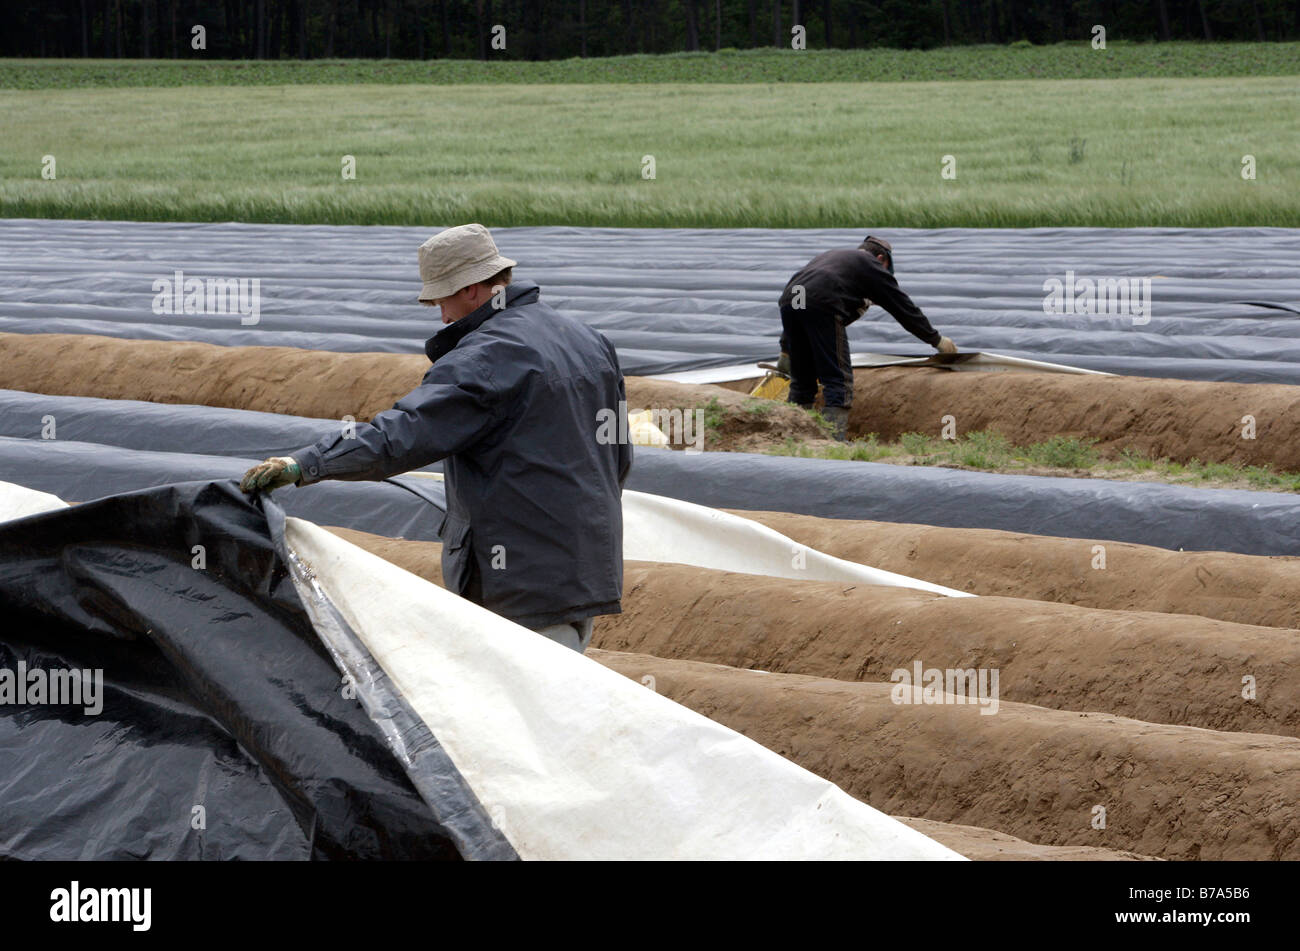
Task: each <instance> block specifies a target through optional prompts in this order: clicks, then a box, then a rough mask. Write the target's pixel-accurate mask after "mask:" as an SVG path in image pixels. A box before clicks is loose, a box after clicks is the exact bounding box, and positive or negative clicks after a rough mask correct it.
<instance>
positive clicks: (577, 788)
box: [285, 518, 962, 860]
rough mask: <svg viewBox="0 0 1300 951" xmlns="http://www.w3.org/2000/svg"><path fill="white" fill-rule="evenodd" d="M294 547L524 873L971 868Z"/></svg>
mask: <svg viewBox="0 0 1300 951" xmlns="http://www.w3.org/2000/svg"><path fill="white" fill-rule="evenodd" d="M285 535H286V542H287V543H288V545H289V547H290V548H291V549H292V551H293V553H294V555H295V556H296V557H297V558H298V559H299V560H300V561H302V562H303V563H305V564H306V565H307V566H308V567H309V568H310V570H311V572H312V576H313V577H312V581H313V583H314V585H315V586H316V589H317V591H318V592H319V593H321V594H323V595H324V596H325V597H327V598H328V599H329V601H330V603H331V604H332V605H333V606H334V608H335V609H336V610H337V611H338V612H339V614H340V615H341V616H342V617H343V618H344V619H345V620H346V621H347V623H348V625H349V626H350V627H351V628H352V631H353V632H354V633H355V634H356V636H357V637H358V638H359V639H360V641H361V642H362V643H363V644H364V645H365V647H366V649H367V650H368V651H369V652H370V653H371V655H372V656H373V657H374V658H375V660H376V661H377V662H378V663H379V665H380V666H381V667H383V669H384V670H385V671H386V672H387V674H388V675H389V677H390V678H391V680H392V682H393V684H394V685H395V686H396V687H397V689H398V690H400V691H401V693H402V695H403V696H404V698H405V699H406V701H407V703H408V704H409V705H410V706H411V708H412V709H413V710H414V711H415V712H416V714H417V715H419V716H420V717H421V718H422V719H423V720H424V721H425V723H426V724H427V725H428V727H429V729H430V730H431V731H432V733H433V735H434V736H435V737H437V739H438V741H439V742H440V743H441V744H442V746H443V748H444V749H445V750H446V752H447V754H448V755H449V756H450V758H451V760H452V762H453V763H454V764H455V766H456V768H457V769H458V770H459V771H460V773H461V775H462V776H463V777H464V779H465V780H466V781H467V782H468V784H469V785H470V787H471V788H472V789H473V790H474V793H475V795H476V796H477V797H478V799H479V802H480V803H481V804H482V806H483V807H484V809H485V810H486V812H487V814H488V815H489V816H491V817H492V819H493V821H494V822H495V824H496V825H497V827H498V828H499V829H500V830H501V831H502V833H503V834H504V835H505V836H506V837H507V839H509V841H510V843H511V844H512V845H513V846H514V848H515V850H516V851H517V852H518V853H519V855H520V857H522V858H526V859H949V860H951V859H961V858H962V856H960V855H958V854H957V853H956V852H953V851H952V850H951V849H948V848H946V847H945V846H942V845H940V844H939V843H937V842H935V841H934V840H932V839H930V838H928V837H926V836H924V835H922V834H921V833H919V832H916V831H915V830H913V829H911V828H909V827H907V826H905V825H903V824H902V823H900V822H898V821H896V820H894V819H892V818H890V817H889V816H887V815H885V814H884V813H881V812H879V811H877V810H875V809H873V808H871V807H870V806H868V805H866V804H865V803H862V802H859V801H858V800H856V799H853V798H852V797H851V796H849V795H848V794H847V793H845V792H844V791H843V790H841V789H840V788H839V787H837V786H835V785H834V784H832V783H829V782H827V781H826V780H824V779H821V778H820V777H818V776H816V775H814V774H813V773H810V772H808V771H807V770H805V769H803V768H802V767H799V766H796V765H795V764H794V763H792V762H790V761H789V760H786V759H784V758H783V757H781V756H779V755H778V754H776V753H774V752H772V751H771V750H768V749H766V748H765V747H763V746H760V745H759V744H758V743H755V742H754V741H753V740H750V739H748V738H746V737H744V736H742V735H741V734H739V733H737V732H735V731H734V730H730V729H728V728H727V727H724V726H722V725H721V724H719V723H715V722H714V721H712V720H709V719H708V718H707V717H704V716H701V715H700V714H697V713H695V712H693V711H691V710H689V709H687V708H686V707H684V706H681V705H680V704H677V703H674V702H673V701H671V700H669V699H667V698H665V697H662V696H660V695H659V694H657V693H655V692H654V691H653V690H652V689H650V688H648V687H646V686H642V685H640V684H638V683H635V682H633V681H631V680H629V679H627V678H626V677H624V676H622V675H621V674H618V673H615V672H614V671H612V670H608V669H607V668H605V667H603V666H601V665H600V664H598V663H596V662H595V661H593V660H590V659H588V658H586V657H583V656H582V655H580V654H578V653H576V652H574V651H571V650H569V649H568V648H565V647H561V646H560V645H558V644H556V643H554V642H552V641H549V640H547V639H546V638H544V637H539V636H538V635H537V634H535V633H533V632H532V631H529V630H527V629H525V628H522V627H519V626H518V625H516V624H513V623H512V622H510V621H507V620H505V619H504V618H501V617H498V616H497V615H495V614H493V613H491V612H490V611H487V610H485V609H483V608H480V607H478V606H477V605H475V604H472V603H470V602H469V601H466V600H464V599H463V598H459V597H457V596H456V595H454V594H451V593H450V592H448V591H446V590H444V589H442V588H440V587H438V586H437V585H434V584H431V583H429V582H427V581H425V580H424V579H422V578H419V577H417V576H415V575H413V574H410V573H409V572H406V571H404V570H402V569H401V568H398V567H397V566H396V565H393V564H391V563H389V562H387V561H385V560H383V559H382V558H379V557H377V556H375V555H372V554H370V553H369V552H367V551H365V550H363V549H361V548H358V547H357V546H355V545H352V544H351V543H349V542H347V541H344V540H343V539H341V538H339V537H338V536H336V535H334V534H332V533H330V532H327V531H325V530H324V529H322V528H320V527H318V526H316V525H314V524H312V523H310V522H305V521H302V520H301V519H295V518H290V519H287V522H286V529H285ZM295 583H296V584H298V585H299V586H300V590H301V593H302V595H303V601H304V602H305V603H306V604H308V605H309V606H312V605H315V604H316V603H317V599H316V597H315V596H314V594H315V592H313V591H309V590H306V589H305V584H306V583H305V582H304V581H303V580H301V579H299V578H298V577H297V576H295ZM310 609H311V610H313V611H315V610H319V608H318V607H312V608H310ZM322 623H324V619H322Z"/></svg>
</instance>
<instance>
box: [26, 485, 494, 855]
mask: <svg viewBox="0 0 1300 951" xmlns="http://www.w3.org/2000/svg"><path fill="white" fill-rule="evenodd" d="M268 513H269V514H270V515H272V516H275V517H278V518H279V519H280V521H281V522H282V520H283V514H282V513H280V512H279V510H278V508H277V507H275V506H274V505H273V504H271V503H267V504H266V505H264V504H263V502H262V501H261V500H260V499H256V500H250V499H249V498H248V497H246V496H244V495H243V493H241V492H240V491H239V489H238V487H237V486H236V484H235V482H233V481H221V482H192V483H183V484H176V485H167V486H162V487H159V488H151V489H145V490H142V491H136V492H131V493H127V494H124V495H116V496H112V497H109V498H103V499H99V500H98V501H95V502H89V503H86V504H83V505H78V506H73V507H71V508H66V509H59V510H56V511H51V512H46V513H43V514H40V515H34V516H29V517H26V518H21V519H16V520H12V521H8V522H3V523H0V614H3V617H4V618H5V624H4V626H3V629H2V631H3V633H0V689H3V687H4V684H5V683H6V682H7V683H8V684H9V685H10V687H11V688H12V686H13V684H14V680H15V677H16V675H17V674H18V673H20V672H21V673H22V674H23V675H24V678H25V680H27V681H30V682H31V684H32V685H34V684H35V683H36V682H37V681H39V680H44V681H45V682H46V683H47V684H53V683H54V682H55V681H56V680H57V679H60V675H64V676H62V681H63V683H64V685H65V686H66V685H67V684H68V683H69V682H70V681H69V680H68V678H67V677H66V673H67V672H73V673H75V674H77V675H78V676H79V677H80V678H81V680H82V686H83V693H82V695H81V696H80V697H78V698H77V699H78V700H79V701H80V702H79V703H76V704H72V703H54V702H51V701H53V700H57V699H68V695H66V694H65V695H64V696H63V697H62V698H60V697H58V696H55V695H54V692H53V690H52V689H48V688H47V692H46V695H45V696H43V697H40V698H36V697H35V696H34V695H33V693H32V692H31V691H28V695H27V696H26V697H24V698H22V699H24V700H26V701H27V702H22V703H19V702H16V701H17V700H18V699H20V698H18V697H14V696H10V697H8V698H7V699H8V702H3V703H0V858H14V859H123V858H150V859H232V858H244V859H309V858H310V859H351V858H355V859H432V858H456V857H458V856H464V857H474V858H478V857H502V856H503V853H510V852H511V851H512V850H510V847H509V845H508V843H504V840H503V839H501V837H500V836H499V835H497V834H496V833H495V832H493V831H492V828H491V826H490V823H489V822H487V821H486V820H485V819H483V816H482V814H481V813H482V810H481V808H480V807H479V806H478V804H477V803H476V802H475V801H474V800H473V795H472V793H471V792H469V790H468V787H466V786H465V785H464V784H463V783H461V782H458V781H457V780H458V774H456V773H455V770H454V767H452V766H451V765H450V763H449V761H446V762H444V763H443V766H444V768H445V770H446V775H445V776H444V777H442V778H443V780H444V781H443V782H441V784H440V785H439V786H438V788H439V794H440V796H442V797H444V801H442V802H440V803H437V804H434V806H435V808H431V804H429V803H427V802H426V801H425V800H424V799H422V798H421V795H420V793H419V792H417V790H416V787H415V786H414V785H413V783H412V781H411V779H410V778H409V776H408V774H407V772H406V771H405V769H404V768H403V764H402V763H401V762H400V761H399V760H398V758H397V757H396V756H395V755H394V753H393V751H392V749H391V748H390V746H389V744H388V742H387V741H386V739H385V737H384V735H383V733H382V732H381V730H380V728H379V727H377V726H376V724H375V722H374V721H373V720H372V719H371V718H370V717H369V716H368V715H367V713H366V711H365V710H364V709H363V708H362V706H361V704H360V703H359V702H358V700H357V699H355V697H353V696H352V695H351V693H350V692H349V691H347V690H345V689H344V686H345V685H344V683H343V680H342V677H341V675H340V672H339V670H338V668H337V667H336V666H335V664H334V662H333V660H332V659H331V657H330V654H329V652H328V651H327V650H326V648H325V647H324V645H323V644H322V643H321V641H320V639H319V637H318V636H317V633H316V630H315V628H314V627H313V625H312V622H311V621H310V619H309V618H308V616H307V613H306V611H305V609H304V606H303V604H302V602H301V600H300V599H299V596H298V594H297V592H296V590H295V588H294V585H293V582H292V579H291V578H290V577H289V573H288V567H287V565H286V564H285V561H284V559H283V558H282V557H281V555H280V554H279V553H278V552H277V543H278V542H279V541H280V540H279V539H278V538H277V537H276V534H275V529H274V528H273V526H272V523H271V522H269V521H268ZM6 671H7V672H9V677H8V679H7V681H6V679H5V677H4V673H3V672H6ZM33 671H42V672H44V677H41V676H38V675H34V674H33V673H32V672H33ZM97 678H98V679H99V682H100V683H101V684H102V687H101V688H100V689H99V690H96V689H95V688H94V686H93V685H94V683H95V681H96V679H97ZM37 699H39V700H40V701H41V702H35V701H36V700H37ZM96 707H99V708H100V709H98V710H96ZM425 753H426V756H425V759H424V763H423V766H424V767H425V768H426V769H428V768H429V751H428V750H426V751H425ZM433 754H434V755H435V756H436V754H437V751H436V750H434V751H433ZM444 760H445V757H444ZM458 814H459V815H462V816H463V815H472V816H475V817H476V818H477V819H478V820H480V821H477V822H475V823H473V824H471V825H470V826H469V828H471V829H472V830H473V831H472V835H471V836H467V835H466V833H465V828H467V826H466V824H465V823H463V822H461V823H459V824H458V825H457V828H455V829H451V828H449V827H447V826H444V825H443V824H442V823H441V822H440V821H439V819H438V818H437V816H441V815H458Z"/></svg>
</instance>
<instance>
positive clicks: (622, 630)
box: [331, 529, 1300, 736]
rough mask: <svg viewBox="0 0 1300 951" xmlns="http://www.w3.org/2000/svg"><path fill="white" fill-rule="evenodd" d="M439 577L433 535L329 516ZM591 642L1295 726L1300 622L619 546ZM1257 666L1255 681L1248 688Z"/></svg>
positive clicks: (1276, 727) (1264, 728) (1262, 726)
mask: <svg viewBox="0 0 1300 951" xmlns="http://www.w3.org/2000/svg"><path fill="white" fill-rule="evenodd" d="M331 531H334V532H337V533H338V534H339V535H341V536H342V537H344V538H346V539H347V540H348V541H351V542H353V543H354V544H357V545H360V546H362V547H364V548H366V549H367V550H369V551H372V552H374V553H375V554H377V555H379V556H380V557H382V558H385V559H387V560H389V561H391V562H393V563H394V564H397V565H399V566H401V567H402V568H405V569H406V570H407V571H411V572H412V573H414V574H418V575H420V576H421V577H424V578H428V579H429V580H431V581H434V582H435V583H441V572H440V571H438V567H437V563H438V555H439V552H440V551H441V547H440V546H439V545H438V544H437V543H436V542H407V541H397V540H393V539H383V538H376V537H375V536H369V535H366V534H365V533H363V532H355V531H349V530H346V529H331ZM592 643H593V645H594V646H595V647H599V648H603V649H606V650H613V651H625V652H633V653H644V654H653V655H655V656H657V657H664V658H681V659H689V660H697V661H706V662H709V663H715V664H724V665H726V666H728V667H737V668H755V669H758V670H764V671H772V672H779V673H798V674H807V675H811V676H817V677H834V678H836V679H838V680H861V681H880V682H887V681H888V680H889V678H890V675H891V673H893V671H894V670H896V669H899V668H902V669H907V670H911V669H912V666H913V663H914V662H915V661H918V660H919V661H921V663H922V665H923V668H939V669H947V668H953V669H961V670H966V669H969V668H977V669H978V668H990V669H996V670H997V671H998V677H999V694H1000V696H1001V697H1002V698H1004V699H1006V700H1014V701H1019V702H1023V703H1033V704H1037V705H1040V706H1045V707H1052V708H1054V709H1058V710H1079V711H1089V710H1103V711H1106V712H1107V713H1114V714H1118V715H1121V716H1128V717H1134V718H1137V719H1141V720H1149V721H1151V722H1154V723H1178V724H1184V725H1189V726H1199V727H1205V728H1207V729H1214V730H1231V731H1244V732H1257V733H1274V734H1280V735H1288V736H1296V735H1300V706H1298V705H1297V704H1296V697H1300V631H1294V630H1284V629H1279V628H1268V627H1257V626H1251V625H1244V624H1232V623H1229V622H1225V621H1216V620H1212V619H1208V618H1200V617H1191V616H1185V615H1169V614H1154V613H1146V612H1133V611H1098V610H1095V609H1092V608H1081V607H1075V606H1073V605H1063V604H1052V603H1047V602H1042V601H1027V600H1022V599H1018V598H999V597H986V598H979V599H968V598H961V599H955V598H944V597H941V596H938V595H931V594H925V593H923V592H916V591H910V590H907V589H902V588H884V587H878V586H874V585H844V584H840V583H835V582H821V581H787V580H785V579H780V578H769V577H760V576H755V575H740V574H730V573H726V572H719V571H708V570H706V569H701V568H691V567H685V566H681V565H659V564H651V563H647V562H629V563H628V564H627V566H626V570H625V572H624V592H623V613H622V614H621V615H613V616H608V617H602V618H599V619H598V620H597V622H596V628H595V636H594V638H593V640H592ZM1247 676H1249V677H1253V678H1254V683H1255V684H1256V685H1257V690H1256V697H1255V699H1253V700H1250V701H1247V700H1245V699H1244V698H1243V697H1242V689H1243V684H1242V678H1243V677H1247Z"/></svg>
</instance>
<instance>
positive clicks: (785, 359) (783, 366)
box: [776, 350, 790, 378]
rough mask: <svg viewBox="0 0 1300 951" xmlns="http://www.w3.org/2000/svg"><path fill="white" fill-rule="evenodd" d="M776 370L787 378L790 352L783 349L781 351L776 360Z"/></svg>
mask: <svg viewBox="0 0 1300 951" xmlns="http://www.w3.org/2000/svg"><path fill="white" fill-rule="evenodd" d="M776 372H777V373H780V374H781V375H782V376H784V377H787V378H788V377H789V376H790V354H788V353H786V352H785V351H784V350H782V351H781V356H780V358H779V359H778V360H777V361H776Z"/></svg>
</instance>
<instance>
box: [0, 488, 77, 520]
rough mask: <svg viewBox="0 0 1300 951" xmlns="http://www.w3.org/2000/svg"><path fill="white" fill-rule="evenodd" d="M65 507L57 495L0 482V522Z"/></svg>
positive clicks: (65, 503)
mask: <svg viewBox="0 0 1300 951" xmlns="http://www.w3.org/2000/svg"><path fill="white" fill-rule="evenodd" d="M67 507H68V503H67V502H65V501H63V499H61V498H59V497H58V496H57V495H50V494H49V493H47V492H37V491H36V490H35V489H29V488H27V486H25V485H15V484H14V483H12V482H0V522H7V521H9V520H10V519H15V518H24V517H25V516H28V515H39V514H40V513H41V512H50V511H53V510H54V509H65V508H67Z"/></svg>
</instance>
